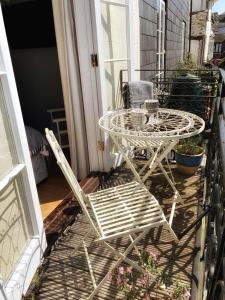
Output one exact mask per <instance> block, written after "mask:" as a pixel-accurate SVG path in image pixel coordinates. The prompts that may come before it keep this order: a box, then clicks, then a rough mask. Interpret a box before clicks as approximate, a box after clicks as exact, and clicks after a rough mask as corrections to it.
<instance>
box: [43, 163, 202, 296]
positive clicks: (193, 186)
mask: <svg viewBox="0 0 225 300" xmlns="http://www.w3.org/2000/svg"><path fill="white" fill-rule="evenodd" d="M174 177H175V180H176V182H177V188H178V190H179V191H180V192H181V195H182V197H183V199H184V204H183V205H182V204H178V205H177V207H176V215H175V219H174V222H173V229H174V231H175V232H176V233H179V232H182V231H183V230H184V229H185V228H186V227H187V226H188V225H189V224H191V223H192V222H193V220H195V218H196V216H197V207H198V202H199V201H200V200H201V197H202V185H201V180H200V171H199V172H198V173H197V174H196V175H194V176H192V177H184V176H182V175H180V174H179V173H176V170H174ZM131 180H133V176H132V175H131V173H130V172H129V170H127V169H126V168H120V169H118V170H117V171H116V172H115V173H114V174H113V175H112V176H111V177H110V179H109V180H108V181H107V182H105V183H104V184H103V188H106V187H111V186H114V185H118V184H121V183H125V182H129V181H131ZM147 185H148V186H149V188H150V191H151V192H152V193H153V194H154V195H155V196H156V198H157V199H158V200H159V202H160V204H161V206H162V207H163V210H164V212H165V214H166V215H167V214H168V213H169V211H170V207H171V204H170V203H169V199H170V198H171V190H170V187H169V186H168V184H167V183H166V181H165V180H164V177H163V176H155V177H153V178H152V182H150V181H149V182H147ZM87 228H88V226H87V222H86V221H85V220H84V217H83V215H80V216H79V218H78V220H77V221H76V222H75V223H74V224H73V225H72V226H71V227H70V228H69V229H68V231H67V232H66V234H65V235H64V236H63V237H61V238H60V240H59V241H58V243H57V244H56V246H55V248H54V250H53V251H52V252H51V255H50V257H49V260H48V266H47V268H46V270H45V272H44V274H43V276H42V279H41V285H40V287H39V290H38V295H37V299H41V300H45V299H46V300H48V299H51V300H54V299H61V300H62V299H86V298H87V296H88V294H89V293H90V291H91V289H92V283H91V279H90V276H89V273H88V267H87V263H86V260H85V257H84V253H82V251H79V253H78V254H77V255H76V256H73V257H72V256H71V253H72V249H73V247H74V246H76V244H77V243H78V241H79V240H81V239H82V236H83V235H84V234H85V232H86V230H87ZM89 242H90V245H91V246H90V248H88V251H89V253H90V259H91V261H92V262H93V265H94V266H95V267H94V274H95V276H96V279H97V280H100V278H101V277H102V276H103V274H104V272H107V269H108V268H109V267H110V265H111V264H112V262H113V261H114V259H115V257H113V256H112V254H111V253H110V252H108V251H107V250H106V249H105V248H104V247H103V246H101V245H97V244H96V243H93V238H92V237H90V238H89ZM128 242H129V241H128V239H126V238H120V239H118V240H115V241H113V242H112V244H113V245H114V246H115V247H117V249H119V250H120V251H123V249H125V247H126V245H127V244H128ZM138 247H139V249H144V248H145V249H147V250H151V251H154V252H157V253H158V254H159V258H160V259H159V268H160V269H161V270H162V271H164V272H166V273H167V274H168V275H169V277H170V278H172V280H173V282H174V284H176V281H179V282H180V283H181V282H182V283H183V284H185V285H186V286H187V287H188V288H191V280H192V266H193V258H194V255H195V230H194V229H192V230H191V231H190V232H189V233H188V234H187V235H186V236H184V237H183V238H182V239H181V240H180V241H179V242H175V241H173V239H172V238H171V236H170V235H169V234H168V231H166V230H165V229H164V228H162V227H159V228H158V229H151V230H150V232H149V233H148V234H147V236H146V237H145V238H144V239H143V240H142V241H141V243H140V244H139V246H138ZM131 256H135V253H133V252H132V253H131ZM171 288H172V286H170V287H168V289H169V290H171ZM95 299H101V300H105V299H110V300H112V299H118V300H119V299H124V297H123V295H122V294H121V293H120V292H118V291H117V290H116V289H115V287H113V286H112V284H111V283H110V281H107V282H106V284H105V285H104V287H103V288H102V289H101V290H100V292H99V294H98V295H97V296H96V297H95ZM151 299H160V300H161V299H166V294H165V291H164V290H158V289H157V288H155V287H154V284H153V285H152V294H151Z"/></svg>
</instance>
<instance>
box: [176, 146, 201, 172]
mask: <svg viewBox="0 0 225 300" xmlns="http://www.w3.org/2000/svg"><path fill="white" fill-rule="evenodd" d="M203 154H204V149H203V148H202V147H201V146H199V145H197V144H194V143H184V144H181V145H178V146H177V148H176V150H175V159H176V163H177V170H178V171H179V172H180V173H182V174H185V175H193V174H194V173H195V172H196V171H197V169H198V168H199V166H200V165H201V162H202V158H203Z"/></svg>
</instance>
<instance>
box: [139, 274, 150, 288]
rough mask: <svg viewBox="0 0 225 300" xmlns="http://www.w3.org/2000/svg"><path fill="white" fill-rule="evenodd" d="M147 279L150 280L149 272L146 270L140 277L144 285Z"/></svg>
mask: <svg viewBox="0 0 225 300" xmlns="http://www.w3.org/2000/svg"><path fill="white" fill-rule="evenodd" d="M147 280H148V273H147V272H145V273H143V274H142V275H141V277H140V283H141V284H143V285H145V284H146V281H147Z"/></svg>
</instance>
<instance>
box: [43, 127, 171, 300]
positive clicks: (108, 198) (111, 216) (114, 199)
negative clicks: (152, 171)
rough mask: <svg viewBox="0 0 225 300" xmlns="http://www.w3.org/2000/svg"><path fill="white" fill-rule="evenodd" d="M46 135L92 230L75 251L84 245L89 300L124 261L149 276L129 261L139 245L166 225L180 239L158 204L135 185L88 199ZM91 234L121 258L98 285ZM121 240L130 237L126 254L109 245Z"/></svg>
mask: <svg viewBox="0 0 225 300" xmlns="http://www.w3.org/2000/svg"><path fill="white" fill-rule="evenodd" d="M45 131H46V137H47V140H48V142H49V144H50V146H51V148H52V150H53V153H54V154H55V157H56V159H57V163H58V165H59V167H60V168H61V170H62V172H63V174H64V176H65V177H66V179H67V181H68V183H69V185H70V187H71V189H72V191H73V193H74V195H75V197H76V199H77V200H78V201H79V204H80V206H81V208H82V210H83V213H84V215H85V217H86V219H87V221H88V223H89V227H90V228H89V230H88V232H87V233H86V235H85V236H84V238H83V240H82V241H81V243H80V244H79V245H78V246H76V250H78V248H79V247H80V246H82V245H83V247H84V252H85V255H86V259H87V263H88V268H89V271H90V276H91V279H92V283H93V291H92V292H91V294H90V296H89V297H88V299H92V298H93V297H94V296H95V295H96V294H97V293H98V291H99V290H100V288H101V287H102V286H103V284H104V283H105V282H106V280H107V278H108V274H109V272H112V270H113V269H115V268H116V267H117V266H119V265H120V263H121V262H122V261H125V262H126V263H128V264H129V265H131V266H132V267H134V268H136V269H137V270H138V271H140V272H147V270H145V269H144V268H142V267H141V266H139V265H138V264H137V263H136V262H135V261H133V260H131V259H129V258H128V254H129V253H130V252H131V251H132V250H133V249H135V250H136V251H137V252H138V254H140V253H139V251H138V248H137V247H136V245H137V243H138V242H139V241H140V240H141V239H142V238H143V237H144V236H145V235H146V233H147V232H148V231H149V229H150V228H153V227H159V226H161V225H164V226H166V228H167V229H168V231H169V232H170V233H171V235H172V236H173V238H174V239H177V236H176V234H175V233H174V231H173V230H172V228H171V226H170V225H169V223H168V222H167V220H166V218H165V215H164V213H163V211H162V209H161V207H160V205H159V203H158V201H157V200H156V199H155V197H154V196H153V195H152V194H150V192H149V191H148V190H147V189H146V188H145V186H144V185H143V184H140V183H138V182H135V181H134V182H130V183H126V184H123V185H119V186H116V187H113V188H108V189H105V190H101V191H98V192H95V193H91V194H88V195H85V194H84V192H83V190H82V189H81V187H80V185H79V183H78V181H77V179H76V177H75V175H74V173H73V171H72V169H71V167H70V165H69V163H68V161H67V160H66V158H65V156H64V154H63V152H62V149H61V148H60V146H59V144H58V142H57V140H56V138H55V136H54V134H53V132H52V131H50V130H48V129H46V130H45ZM91 232H93V233H94V234H95V236H96V239H95V242H100V243H102V244H103V245H104V246H105V247H106V248H107V249H108V250H109V251H111V252H112V253H113V254H115V256H116V257H117V258H118V260H117V261H116V262H114V264H113V265H112V266H111V267H110V268H109V270H108V272H107V274H106V275H105V276H104V278H103V279H102V280H101V281H100V282H99V283H96V281H95V277H94V271H93V268H92V265H91V262H90V259H89V255H88V249H87V245H86V242H85V240H87V238H88V236H89V235H90V234H91ZM118 237H129V238H130V241H131V243H130V244H129V246H128V247H127V248H126V250H125V251H124V252H123V253H121V252H119V251H117V250H116V249H115V248H113V247H112V246H111V245H110V244H109V243H108V241H110V240H115V238H118ZM150 275H151V274H150Z"/></svg>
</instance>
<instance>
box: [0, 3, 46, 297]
mask: <svg viewBox="0 0 225 300" xmlns="http://www.w3.org/2000/svg"><path fill="white" fill-rule="evenodd" d="M0 69H1V70H4V76H5V79H4V88H5V89H4V93H5V97H6V100H7V101H6V106H7V111H8V114H9V121H10V125H11V127H12V132H13V138H14V141H15V148H16V152H17V155H18V161H19V163H23V164H24V165H25V167H24V168H23V170H22V171H21V175H22V179H23V186H24V193H25V199H23V200H24V205H26V206H27V211H28V212H29V214H30V220H31V226H32V232H33V234H32V236H30V239H29V240H28V243H27V246H26V248H25V249H24V252H23V254H22V256H21V257H20V259H19V261H18V262H17V264H16V266H15V269H14V270H13V272H12V274H11V276H10V277H9V279H8V281H7V283H6V284H5V285H4V284H3V281H1V280H0V298H1V296H2V297H3V299H20V298H21V297H22V295H23V294H24V293H25V292H26V291H27V289H28V287H29V285H30V282H31V280H32V278H33V275H34V273H35V272H36V270H37V268H38V266H39V265H40V262H41V259H42V256H43V252H44V251H45V249H46V247H47V243H46V237H45V231H44V226H43V220H42V214H41V209H40V203H39V198H38V193H37V188H36V183H35V179H34V173H33V168H32V163H31V159H30V152H29V147H28V142H27V137H26V132H25V127H24V122H23V117H22V112H21V107H20V102H19V97H18V92H17V87H16V82H15V77H14V72H13V67H12V62H11V57H10V52H9V47H8V42H7V36H6V32H5V26H4V20H3V15H2V9H1V6H0ZM9 182H10V181H9ZM6 184H8V183H6Z"/></svg>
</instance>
